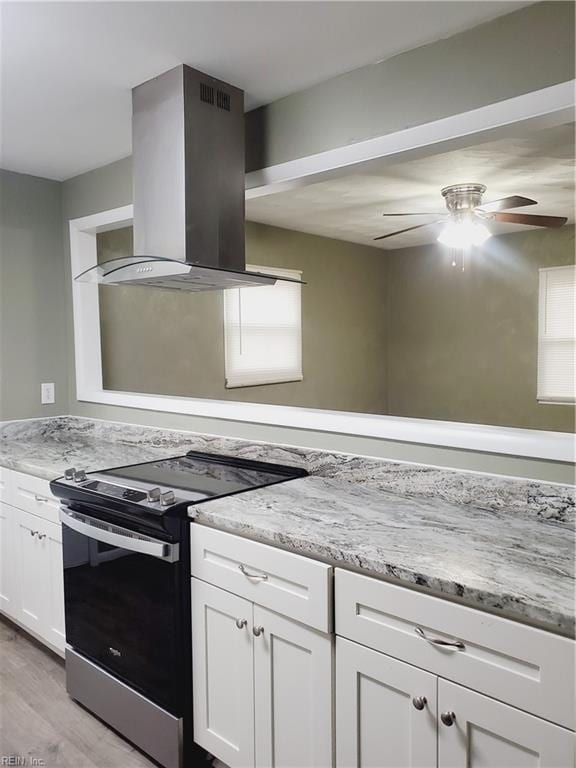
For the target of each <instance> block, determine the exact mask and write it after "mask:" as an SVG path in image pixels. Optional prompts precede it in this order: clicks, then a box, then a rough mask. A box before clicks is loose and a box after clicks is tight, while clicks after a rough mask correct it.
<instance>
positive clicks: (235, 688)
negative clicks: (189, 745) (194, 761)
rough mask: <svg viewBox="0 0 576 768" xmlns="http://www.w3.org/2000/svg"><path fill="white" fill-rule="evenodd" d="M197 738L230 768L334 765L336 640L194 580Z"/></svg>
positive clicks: (194, 673)
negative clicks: (334, 668) (333, 723)
mask: <svg viewBox="0 0 576 768" xmlns="http://www.w3.org/2000/svg"><path fill="white" fill-rule="evenodd" d="M192 654H193V681H194V685H193V690H194V740H195V741H196V742H197V743H198V744H200V745H201V746H202V747H204V749H206V750H208V752H210V753H211V754H212V755H214V756H215V757H218V758H219V759H220V760H222V761H223V762H224V763H225V764H226V765H228V766H230V768H253V767H254V766H256V768H330V766H332V764H333V755H332V751H333V749H332V743H333V742H332V639H331V637H330V636H329V635H325V634H323V633H321V632H318V631H317V630H315V629H312V628H309V627H305V626H304V625H302V624H299V623H298V622H295V621H293V620H292V619H287V618H285V617H282V616H280V615H278V614H276V613H274V612H272V611H270V610H268V609H264V608H261V607H260V606H257V605H254V604H253V603H251V602H250V601H248V600H246V599H244V598H241V597H238V596H237V595H233V594H231V593H230V592H226V591H225V590H223V589H220V588H219V587H215V586H213V585H211V584H206V583H205V582H203V581H200V580H199V579H195V578H193V579H192Z"/></svg>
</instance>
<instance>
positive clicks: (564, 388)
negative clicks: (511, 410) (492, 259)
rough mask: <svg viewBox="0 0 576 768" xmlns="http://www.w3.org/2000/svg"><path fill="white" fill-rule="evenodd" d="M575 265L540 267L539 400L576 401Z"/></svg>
mask: <svg viewBox="0 0 576 768" xmlns="http://www.w3.org/2000/svg"><path fill="white" fill-rule="evenodd" d="M575 365H576V267H574V266H568V267H553V268H550V269H541V270H540V298H539V304H538V400H540V401H544V402H551V403H573V402H575V401H576V391H575V376H574V367H575Z"/></svg>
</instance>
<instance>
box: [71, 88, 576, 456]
mask: <svg viewBox="0 0 576 768" xmlns="http://www.w3.org/2000/svg"><path fill="white" fill-rule="evenodd" d="M573 109H574V82H571V83H562V84H560V85H558V86H552V87H550V88H546V89H543V90H542V91H537V92H534V93H531V94H525V95H524V96H519V97H517V98H514V99H509V100H506V101H503V102H499V103H498V104H492V105H489V106H487V107H482V108H480V109H476V110H473V111H471V112H467V113H464V114H462V115H457V116H454V117H452V118H445V119H443V120H438V121H435V122H434V123H428V124H427V125H422V126H417V127H416V128H410V129H406V130H405V131H399V132H397V133H395V134H391V135H388V136H383V137H379V138H378V139H373V140H371V141H369V142H360V143H358V144H354V145H351V146H349V147H341V148H339V149H335V150H331V151H330V152H324V153H321V154H320V155H315V156H313V157H310V158H303V159H301V160H295V161H293V162H291V163H284V164H282V165H280V166H274V167H272V168H267V169H264V170H262V171H258V172H256V173H255V174H248V175H247V179H246V183H247V197H250V196H255V195H258V194H270V193H271V192H275V191H279V190H281V189H284V188H286V185H291V186H294V185H295V184H299V183H309V182H311V181H317V180H318V179H319V178H325V177H326V174H330V173H334V172H341V171H342V168H344V167H346V168H350V167H355V166H357V164H358V163H364V162H367V161H368V160H373V159H374V158H375V157H382V156H389V157H392V156H395V155H403V154H404V153H406V152H407V151H414V150H417V149H420V150H422V149H424V148H426V147H435V150H434V151H438V144H440V143H449V142H453V141H459V140H461V139H462V137H468V138H469V137H471V136H473V135H474V136H475V140H478V136H479V134H483V133H485V132H486V131H489V132H490V133H491V136H492V137H495V136H496V135H498V134H499V133H500V135H504V134H505V132H506V131H507V130H508V129H509V127H510V126H511V125H512V124H515V123H516V124H517V123H518V122H522V123H526V122H527V121H528V122H530V124H531V125H534V126H535V127H536V126H539V127H543V126H545V125H550V124H558V123H559V122H562V121H564V122H566V121H567V120H568V119H570V116H573ZM397 159H398V158H397ZM131 221H132V206H130V205H128V206H124V207H122V208H117V209H114V210H110V211H104V212H102V213H97V214H94V215H91V216H86V217H83V218H80V219H73V220H71V221H70V256H71V272H72V278H74V276H75V275H78V274H79V273H80V272H81V271H83V270H84V269H87V268H88V267H90V266H93V265H94V264H95V263H96V234H97V232H99V231H105V230H109V229H116V228H118V227H121V226H126V225H128V224H130V223H131ZM72 296H73V311H74V347H75V355H76V357H75V365H76V396H77V399H78V400H80V401H85V402H92V403H101V404H106V405H116V406H121V407H127V408H140V409H143V410H151V411H161V412H166V413H179V414H184V415H190V416H203V417H207V418H213V419H224V420H230V421H238V422H251V423H256V424H269V425H276V426H283V427H294V428H297V429H303V430H317V431H322V432H336V433H340V434H347V435H361V436H365V437H374V438H380V439H383V440H391V441H395V442H403V443H417V444H421V445H422V444H423V445H433V446H440V447H444V448H455V449H459V450H462V449H464V450H469V451H480V452H487V453H495V454H504V455H512V456H520V457H527V458H534V459H545V460H551V461H563V462H572V461H574V454H575V443H574V436H573V435H571V434H568V433H560V432H543V431H540V430H530V429H514V428H506V427H496V426H484V425H478V424H464V423H456V422H443V421H431V420H427V419H409V418H399V417H394V416H377V415H371V414H357V413H345V412H340V411H322V410H316V409H310V408H295V407H291V406H290V407H289V406H279V405H263V404H258V403H240V402H230V401H220V400H206V399H199V398H188V397H167V396H165V395H155V394H141V393H135V392H114V391H111V390H104V389H103V386H102V361H101V342H100V322H99V302H98V286H97V285H96V284H90V283H77V282H74V280H72Z"/></svg>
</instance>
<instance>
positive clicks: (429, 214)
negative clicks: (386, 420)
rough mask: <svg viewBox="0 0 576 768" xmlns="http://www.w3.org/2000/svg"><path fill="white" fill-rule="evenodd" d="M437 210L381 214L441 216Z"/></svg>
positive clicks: (384, 214) (385, 214) (386, 214)
mask: <svg viewBox="0 0 576 768" xmlns="http://www.w3.org/2000/svg"><path fill="white" fill-rule="evenodd" d="M443 215H444V214H443V213H440V212H439V211H426V212H424V211H420V213H383V214H382V216H443Z"/></svg>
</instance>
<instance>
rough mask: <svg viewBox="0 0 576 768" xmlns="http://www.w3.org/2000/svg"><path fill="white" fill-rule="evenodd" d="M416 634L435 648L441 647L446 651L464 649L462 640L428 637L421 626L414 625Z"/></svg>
mask: <svg viewBox="0 0 576 768" xmlns="http://www.w3.org/2000/svg"><path fill="white" fill-rule="evenodd" d="M414 632H416V634H417V635H419V636H420V637H421V638H422V639H423V640H426V642H427V643H430V645H435V646H436V647H437V648H443V649H444V650H446V651H465V650H466V646H465V645H464V643H463V642H462V640H440V638H438V637H428V636H427V634H426V632H424V630H423V629H422V627H416V628H415V629H414Z"/></svg>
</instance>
